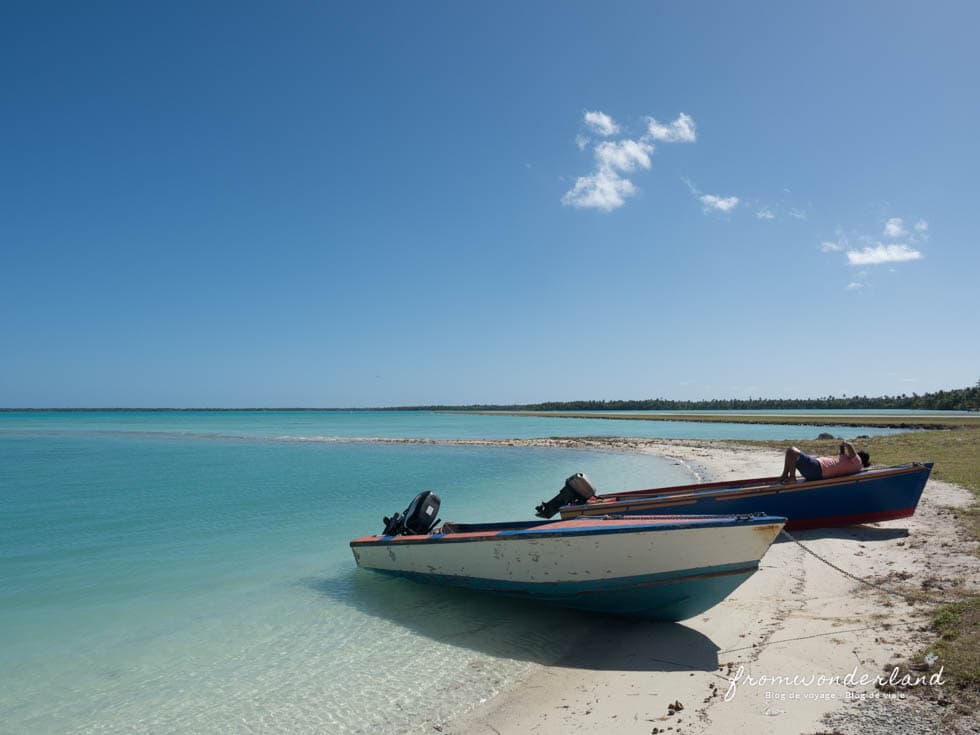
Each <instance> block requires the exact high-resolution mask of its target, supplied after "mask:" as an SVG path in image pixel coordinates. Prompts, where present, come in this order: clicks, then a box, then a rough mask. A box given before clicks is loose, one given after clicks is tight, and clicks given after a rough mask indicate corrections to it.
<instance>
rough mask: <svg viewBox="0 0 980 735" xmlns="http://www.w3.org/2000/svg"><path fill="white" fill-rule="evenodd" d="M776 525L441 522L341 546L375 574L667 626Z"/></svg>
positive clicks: (715, 587) (713, 520)
mask: <svg viewBox="0 0 980 735" xmlns="http://www.w3.org/2000/svg"><path fill="white" fill-rule="evenodd" d="M436 502H437V504H436V509H438V501H436ZM414 504H415V503H413V505H414ZM430 515H431V520H433V521H434V520H435V518H434V513H431V514H430ZM396 517H397V516H396ZM785 521H786V519H785V518H779V517H773V516H766V515H761V514H759V515H739V516H628V517H624V516H606V517H600V518H594V517H579V518H574V519H569V520H560V521H527V522H516V523H486V524H459V523H446V524H444V525H442V526H437V527H434V528H432V530H430V531H427V532H424V533H412V532H409V533H407V534H401V535H395V534H391V533H389V534H387V535H381V536H363V537H361V538H357V539H354V540H353V541H351V542H350V546H351V550H352V551H353V553H354V559H355V560H356V562H357V564H358V566H360V567H362V568H364V569H370V570H372V571H376V572H381V573H384V574H389V575H394V576H400V577H407V578H409V579H412V580H415V581H419V582H428V583H434V584H443V585H451V586H454V587H465V588H469V589H475V590H483V591H486V592H493V593H496V594H501V595H508V596H511V597H519V598H521V599H527V600H535V601H540V602H546V603H551V604H556V605H562V606H565V607H573V608H579V609H583V610H591V611H596V612H603V613H612V614H616V615H623V616H628V617H638V618H650V619H656V620H669V621H675V620H683V619H685V618H689V617H691V616H693V615H697V614H699V613H701V612H703V611H705V610H707V609H708V608H710V607H713V606H714V605H716V604H717V603H718V602H720V601H721V600H723V599H724V598H725V597H726V596H727V595H728V594H729V593H731V592H732V590H734V589H735V588H736V587H738V586H739V585H740V584H741V583H742V582H744V581H745V580H746V579H748V578H749V576H751V575H752V573H753V572H755V571H756V569H758V567H759V559H760V558H761V557H762V555H763V554H765V552H766V550H767V549H768V548H769V546H770V544H772V542H773V540H775V538H776V536H777V535H779V532H780V530H782V528H783V524H784V523H785Z"/></svg>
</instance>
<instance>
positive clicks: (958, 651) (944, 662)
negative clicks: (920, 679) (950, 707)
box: [908, 597, 980, 713]
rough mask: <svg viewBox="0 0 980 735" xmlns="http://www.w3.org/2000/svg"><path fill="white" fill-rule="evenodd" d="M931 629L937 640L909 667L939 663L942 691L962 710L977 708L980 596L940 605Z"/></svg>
mask: <svg viewBox="0 0 980 735" xmlns="http://www.w3.org/2000/svg"><path fill="white" fill-rule="evenodd" d="M932 630H933V631H935V633H936V635H937V638H936V640H935V641H934V642H933V643H932V645H930V646H928V647H926V648H925V649H924V650H922V651H920V652H919V653H918V654H917V655H916V656H915V659H914V660H913V661H912V662H910V663H909V665H908V668H909V669H911V670H913V671H917V672H920V673H921V672H922V671H929V672H930V673H935V672H938V671H939V670H940V667H942V673H943V679H944V680H945V682H946V689H945V695H946V696H947V697H950V698H951V699H952V701H953V702H954V703H955V705H956V707H957V709H959V710H960V711H961V712H963V713H972V712H976V710H977V708H978V707H980V657H978V652H980V597H974V598H972V599H970V600H967V601H965V602H958V603H956V604H953V605H946V606H945V607H942V608H940V609H939V610H938V611H937V612H936V614H935V616H934V617H933V620H932ZM921 693H923V694H925V693H926V690H923V691H922V692H921Z"/></svg>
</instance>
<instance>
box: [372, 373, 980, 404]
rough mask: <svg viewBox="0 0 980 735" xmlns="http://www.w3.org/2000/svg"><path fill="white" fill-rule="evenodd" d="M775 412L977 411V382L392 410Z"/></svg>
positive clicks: (979, 393)
mask: <svg viewBox="0 0 980 735" xmlns="http://www.w3.org/2000/svg"><path fill="white" fill-rule="evenodd" d="M774 409H775V410H778V409H783V410H785V409H790V410H794V409H795V410H799V409H915V410H925V411H980V380H978V381H977V382H976V385H974V386H973V387H971V388H957V389H954V390H940V391H936V392H935V393H924V394H923V395H918V394H917V393H913V394H912V395H906V394H904V393H903V394H902V395H900V396H879V397H869V396H826V397H825V398H716V399H712V400H707V401H675V400H670V399H668V398H647V399H643V400H620V401H615V400H614V401H549V402H546V403H525V404H512V405H500V404H474V405H470V406H392V407H390V408H389V409H388V410H395V411H423V410H424V411H460V410H465V411H747V410H774Z"/></svg>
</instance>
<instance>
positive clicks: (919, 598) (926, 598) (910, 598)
mask: <svg viewBox="0 0 980 735" xmlns="http://www.w3.org/2000/svg"><path fill="white" fill-rule="evenodd" d="M780 533H781V534H782V535H783V536H785V537H786V538H788V539H789V540H790V541H792V542H793V543H794V544H796V545H797V546H799V547H800V548H801V549H803V551H805V552H806V553H808V554H810V556H812V557H814V558H816V559H818V560H820V561H822V562H823V563H824V564H826V565H827V566H828V567H830V568H831V569H834V570H836V571H838V572H840V573H841V574H843V575H844V576H845V577H848V578H849V579H853V580H854V581H855V582H860V583H861V584H863V585H867V586H868V587H871V588H872V589H876V590H878V591H879V592H884V593H885V594H889V595H893V596H895V597H901V598H902V599H903V600H905V601H906V602H909V603H912V602H935V603H939V604H942V605H952V604H955V603H957V602H963V601H964V600H967V599H969V597H970V596H969V595H961V596H960V597H959V598H957V599H950V600H944V599H940V598H938V597H933V596H931V595H927V594H924V593H909V592H899V591H898V590H892V589H889V588H888V587H885V586H884V585H883V584H881V583H878V582H869V581H868V580H866V579H862V578H861V577H858V576H857V575H856V574H852V573H851V572H849V571H847V570H846V569H843V568H841V567H839V566H837V565H836V564H834V563H833V562H832V561H830V559H827V558H826V557H823V556H821V555H820V554H818V553H817V552H816V551H814V550H813V549H810V548H807V547H806V546H804V545H803V543H802V542H801V541H800V540H799V539H798V538H796V537H795V536H793V534H791V533H790V532H789V531H787V530H786V529H785V528H784V529H783V530H782V531H780Z"/></svg>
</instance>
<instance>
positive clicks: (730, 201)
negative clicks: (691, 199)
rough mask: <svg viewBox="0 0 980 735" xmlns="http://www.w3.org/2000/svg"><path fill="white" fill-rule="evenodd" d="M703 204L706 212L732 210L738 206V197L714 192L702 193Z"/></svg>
mask: <svg viewBox="0 0 980 735" xmlns="http://www.w3.org/2000/svg"><path fill="white" fill-rule="evenodd" d="M701 204H703V205H704V211H705V212H711V211H716V212H731V211H732V210H733V209H735V207H736V206H738V197H719V196H715V195H714V194H703V195H701Z"/></svg>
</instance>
